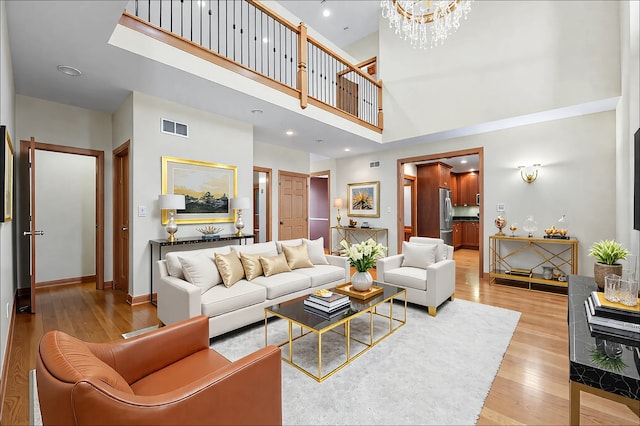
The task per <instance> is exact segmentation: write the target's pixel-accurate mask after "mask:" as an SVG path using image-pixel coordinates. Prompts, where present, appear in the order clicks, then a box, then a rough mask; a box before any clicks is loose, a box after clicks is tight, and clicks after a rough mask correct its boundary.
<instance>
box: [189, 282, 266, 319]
mask: <svg viewBox="0 0 640 426" xmlns="http://www.w3.org/2000/svg"><path fill="white" fill-rule="evenodd" d="M266 297H267V291H266V289H265V288H264V287H263V286H259V285H255V284H253V283H250V282H249V281H247V280H240V281H238V282H237V283H235V285H233V286H232V287H225V286H223V285H217V286H215V287H212V288H210V289H209V290H207V291H206V292H205V293H203V294H202V296H200V304H201V309H202V313H203V314H204V315H206V316H208V317H214V316H218V315H222V314H226V313H229V312H232V311H236V310H238V309H242V308H245V307H247V306H251V305H255V304H258V303H262V302H264V300H265V298H266Z"/></svg>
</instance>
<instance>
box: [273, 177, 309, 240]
mask: <svg viewBox="0 0 640 426" xmlns="http://www.w3.org/2000/svg"><path fill="white" fill-rule="evenodd" d="M308 180H309V175H306V174H302V173H294V172H287V171H283V170H280V171H279V172H278V223H279V227H278V239H279V240H292V239H295V238H308V236H309V223H308V218H309V214H308V206H309V185H308Z"/></svg>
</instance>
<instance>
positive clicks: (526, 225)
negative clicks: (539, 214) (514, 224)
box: [522, 216, 538, 238]
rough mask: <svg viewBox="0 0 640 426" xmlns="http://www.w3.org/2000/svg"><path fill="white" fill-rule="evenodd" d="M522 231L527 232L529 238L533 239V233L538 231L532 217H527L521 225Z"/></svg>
mask: <svg viewBox="0 0 640 426" xmlns="http://www.w3.org/2000/svg"><path fill="white" fill-rule="evenodd" d="M522 229H524V230H525V231H526V232H527V234H528V235H529V238H533V233H534V232H536V231H537V230H538V223H537V222H536V221H535V219H534V218H533V216H527V219H526V220H525V221H524V222H523V223H522Z"/></svg>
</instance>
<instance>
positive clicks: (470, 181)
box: [458, 172, 480, 206]
mask: <svg viewBox="0 0 640 426" xmlns="http://www.w3.org/2000/svg"><path fill="white" fill-rule="evenodd" d="M478 175H479V173H478V172H469V173H464V174H461V175H459V176H458V179H459V180H458V205H459V206H477V205H479V203H478V198H477V195H478V194H479V192H480V184H479V183H478Z"/></svg>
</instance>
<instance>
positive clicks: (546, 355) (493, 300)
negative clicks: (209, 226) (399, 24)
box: [1, 250, 638, 425]
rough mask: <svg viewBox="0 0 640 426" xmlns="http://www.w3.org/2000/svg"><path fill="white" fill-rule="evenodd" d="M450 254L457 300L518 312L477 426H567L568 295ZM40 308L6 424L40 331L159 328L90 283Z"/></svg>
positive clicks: (17, 406)
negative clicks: (488, 274) (512, 281)
mask: <svg viewBox="0 0 640 426" xmlns="http://www.w3.org/2000/svg"><path fill="white" fill-rule="evenodd" d="M454 257H455V260H456V271H457V281H456V298H460V299H465V300H471V301H474V302H480V303H485V304H488V305H493V306H498V307H501V308H506V309H512V310H515V311H519V312H521V313H522V316H521V317H520V322H519V323H518V327H517V328H516V331H515V333H514V335H513V339H512V341H511V344H510V346H509V348H508V350H507V352H506V354H505V357H504V359H503V361H502V365H501V367H500V370H499V371H498V375H497V376H496V378H495V381H494V383H493V386H492V387H491V391H490V393H489V395H488V397H487V400H486V402H485V405H484V408H483V410H482V413H481V415H480V418H479V419H478V424H479V425H488V424H502V425H512V424H536V425H552V424H568V423H569V360H568V343H567V299H566V296H564V295H560V294H551V293H544V292H537V291H529V290H525V289H520V288H512V287H508V286H502V285H490V284H489V282H488V280H486V279H479V278H478V252H477V251H473V250H458V251H456V252H455V255H454ZM453 303H455V301H454V302H453ZM37 306H38V310H39V312H38V313H37V314H35V315H32V314H27V313H18V314H16V320H15V331H14V334H13V339H12V341H11V342H10V350H11V351H10V359H9V361H8V362H9V365H8V368H7V371H8V377H7V388H6V395H5V398H4V402H3V404H4V405H3V410H2V418H1V422H2V424H3V425H25V424H28V404H29V398H28V379H27V377H28V375H27V373H28V371H29V370H30V369H33V368H34V367H35V365H34V363H35V361H34V354H35V350H36V347H37V344H38V341H39V339H40V337H41V336H42V334H43V333H44V332H45V331H47V330H52V329H60V330H64V331H66V332H69V333H71V334H73V335H75V336H77V337H79V338H81V339H85V340H89V341H94V342H106V341H111V340H116V339H120V338H121V336H120V335H121V334H122V333H126V332H128V331H132V330H137V329H141V328H145V327H148V326H151V325H155V324H157V323H158V319H157V316H156V311H155V307H153V306H152V305H150V304H146V305H141V306H136V307H131V306H129V305H127V304H126V301H125V295H124V293H122V292H120V291H114V290H105V291H96V290H94V285H93V284H82V285H75V286H69V287H60V288H51V289H43V290H39V291H38V294H37ZM425 315H426V312H425ZM466 367H467V368H474V366H473V365H469V366H466ZM581 422H582V423H583V424H611V425H613V424H629V425H638V418H637V417H636V416H635V415H634V414H633V413H632V412H631V411H630V410H629V409H628V408H627V407H626V406H623V405H620V404H617V403H614V402H610V401H608V400H605V399H602V398H599V397H596V396H593V395H589V394H584V393H583V396H582V407H581Z"/></svg>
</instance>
